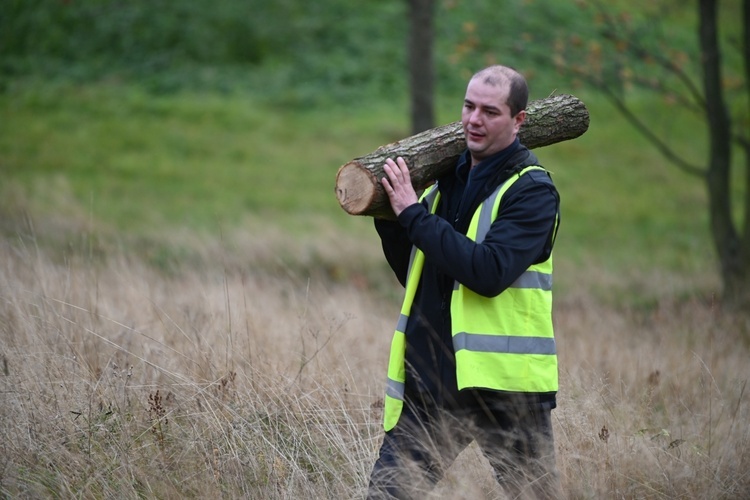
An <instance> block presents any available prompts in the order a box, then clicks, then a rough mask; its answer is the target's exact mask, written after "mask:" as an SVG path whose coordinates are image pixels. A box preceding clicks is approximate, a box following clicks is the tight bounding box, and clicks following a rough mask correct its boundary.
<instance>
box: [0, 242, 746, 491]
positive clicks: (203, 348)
mask: <svg viewBox="0 0 750 500" xmlns="http://www.w3.org/2000/svg"><path fill="white" fill-rule="evenodd" d="M274 238H276V239H277V240H278V242H279V244H280V247H281V245H284V244H285V243H286V242H285V241H284V239H283V237H281V236H278V235H277V236H276V237H271V238H270V239H271V240H273V239H274ZM343 239H344V237H343V236H341V235H339V236H337V238H335V239H331V241H337V242H341V241H342V240H343ZM257 241H268V238H264V239H261V240H259V239H257V238H256V239H251V238H248V237H238V238H236V239H235V240H234V242H233V245H234V246H233V248H235V249H234V250H232V251H229V250H226V248H225V247H228V246H231V245H224V248H222V247H221V245H219V246H217V247H211V246H208V245H203V246H202V244H199V243H195V242H193V245H194V247H195V248H197V249H198V250H196V255H197V257H195V258H193V259H191V264H190V266H184V267H183V268H179V269H172V270H171V271H170V274H168V275H165V274H162V273H159V272H155V270H154V269H153V268H151V267H149V266H147V265H146V264H144V263H143V262H142V261H140V260H139V259H137V258H134V257H132V256H126V255H121V254H116V253H112V254H110V255H107V256H106V258H104V259H103V260H95V261H91V260H89V259H87V258H78V257H75V256H73V257H70V258H68V259H67V260H60V259H58V260H54V259H51V258H50V257H49V255H47V254H45V252H43V251H38V250H35V249H33V248H28V247H22V246H19V245H16V244H15V243H14V244H11V243H10V242H7V241H3V242H1V243H0V262H2V264H0V356H1V357H2V358H1V362H0V495H2V496H10V497H50V496H74V495H77V496H85V497H123V496H124V497H135V496H139V495H142V496H146V497H160V498H174V497H218V496H221V495H224V496H229V497H246V498H313V497H315V498H352V497H358V496H362V495H363V493H364V489H365V487H366V484H367V479H368V475H369V472H370V468H371V466H372V463H373V461H374V459H375V457H376V453H377V449H378V446H379V440H380V438H381V430H380V412H381V405H380V400H381V395H382V390H383V382H384V367H385V363H386V356H387V350H388V344H389V341H390V334H391V329H392V327H393V324H392V320H393V319H394V314H395V311H397V305H396V303H397V301H398V298H397V296H398V293H397V292H394V293H393V294H392V295H388V294H383V293H377V294H374V293H372V288H373V287H375V288H377V287H380V288H381V289H382V288H383V287H384V285H382V284H377V286H375V285H373V282H372V280H371V278H370V277H369V275H368V274H367V272H364V273H362V272H359V273H354V272H351V271H348V270H347V264H346V262H344V260H345V257H344V255H347V254H350V253H351V254H357V253H358V252H357V251H354V252H352V251H351V250H349V251H346V252H345V251H342V250H341V249H340V248H339V247H340V244H339V243H337V244H336V245H334V244H333V243H331V244H330V245H328V246H327V245H326V243H324V242H321V241H317V242H313V243H311V244H310V245H302V250H300V253H299V254H297V255H293V254H290V255H289V256H287V257H285V258H286V260H285V261H284V262H281V261H279V260H278V258H279V255H278V253H277V252H274V248H275V247H272V248H267V247H261V246H259V244H258V243H254V242H257ZM298 243H299V242H295V244H298ZM369 243H371V242H368V243H367V244H369ZM359 244H362V243H355V242H352V243H351V245H359ZM284 248H289V245H284ZM311 248H313V250H310V249H311ZM310 255H312V257H310ZM368 255H370V254H368ZM321 256H327V257H321ZM274 259H277V260H274ZM295 259H296V260H295ZM326 259H328V260H326ZM375 259H377V257H373V262H375ZM366 260H367V259H366ZM342 262H343V263H342ZM196 263H197V264H196ZM358 265H361V263H352V265H351V266H350V267H351V269H356V267H355V266H358ZM295 266H299V267H298V268H296V267H295ZM269 267H270V268H271V272H269V271H268V270H267V269H268V268H269ZM306 268H307V269H314V270H316V271H314V272H310V273H305V272H303V271H302V269H306ZM295 269H296V270H295ZM379 269H380V268H379ZM318 271H322V272H318ZM377 272H379V271H374V273H375V274H377ZM388 283H389V284H390V282H388ZM387 286H389V285H385V287H386V288H387ZM555 314H556V317H555V320H556V323H557V330H558V339H559V348H560V359H561V393H560V397H559V408H558V409H557V410H555V412H553V416H554V419H555V431H556V440H557V449H558V466H559V469H560V473H561V478H562V482H563V486H564V489H565V491H566V493H567V495H568V496H569V497H570V498H613V497H615V498H676V497H677V498H687V497H690V498H732V497H736V496H738V495H741V494H743V493H746V492H747V491H750V476H749V473H748V472H747V471H748V470H750V467H748V460H749V459H750V452H749V451H748V450H749V449H750V447H749V446H748V444H750V443H749V441H750V428H748V426H747V425H746V422H747V421H748V419H749V418H750V415H749V413H750V410H749V409H748V390H746V383H747V380H748V378H750V366H749V365H748V363H747V357H748V333H749V328H748V325H747V324H746V323H745V324H743V323H741V322H740V321H739V320H737V321H734V322H733V320H732V319H731V318H725V317H722V316H721V315H720V314H719V312H718V311H717V310H716V308H715V307H713V306H712V305H711V304H710V303H703V302H700V301H692V302H688V303H677V304H669V303H668V302H667V301H663V302H662V303H661V304H660V305H659V307H656V308H653V309H649V310H646V311H645V312H644V311H642V312H637V311H635V312H634V311H628V310H625V309H616V308H614V307H609V306H606V305H603V304H601V303H599V302H598V301H597V300H595V299H594V298H593V297H592V296H591V295H590V294H589V295H587V294H586V293H585V292H584V293H579V294H577V295H576V296H575V298H571V299H569V300H566V299H565V298H564V297H562V298H559V299H558V301H557V303H556V311H555ZM425 495H426V496H427V497H435V498H448V497H459V498H501V497H502V493H501V492H500V491H499V489H498V487H497V485H496V484H495V483H494V481H493V480H492V476H491V473H490V469H489V465H488V464H487V463H486V461H484V459H483V458H482V456H481V453H480V452H479V451H478V450H477V449H476V447H474V446H472V447H469V448H468V449H467V450H465V451H464V452H463V453H462V454H461V455H460V457H459V459H458V461H457V462H456V463H455V464H454V466H453V467H452V468H451V469H450V470H449V471H448V474H447V476H446V478H445V479H444V480H443V481H441V483H440V484H439V485H438V486H437V488H436V489H435V490H434V491H432V493H430V494H425Z"/></svg>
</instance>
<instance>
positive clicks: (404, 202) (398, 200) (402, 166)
mask: <svg viewBox="0 0 750 500" xmlns="http://www.w3.org/2000/svg"><path fill="white" fill-rule="evenodd" d="M383 170H384V171H385V177H383V178H382V179H381V180H380V182H381V183H382V184H383V187H384V188H385V192H386V194H387V195H388V199H389V200H390V202H391V208H393V212H394V213H395V214H396V217H398V215H399V214H400V213H401V212H403V211H404V209H405V208H406V207H408V206H409V205H413V204H414V203H417V202H418V201H419V198H418V197H417V192H416V191H414V187H412V185H411V179H410V178H409V169H408V168H407V167H406V162H405V161H404V159H403V158H401V157H400V156H399V157H398V158H396V161H393V160H391V159H390V158H388V159H387V160H385V165H384V166H383Z"/></svg>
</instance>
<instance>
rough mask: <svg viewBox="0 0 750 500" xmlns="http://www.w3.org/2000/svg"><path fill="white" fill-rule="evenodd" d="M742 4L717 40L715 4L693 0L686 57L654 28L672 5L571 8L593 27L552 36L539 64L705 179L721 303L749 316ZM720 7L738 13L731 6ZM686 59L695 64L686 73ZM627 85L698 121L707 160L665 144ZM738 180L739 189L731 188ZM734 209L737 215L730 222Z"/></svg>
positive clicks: (749, 12) (748, 5) (747, 58)
mask: <svg viewBox="0 0 750 500" xmlns="http://www.w3.org/2000/svg"><path fill="white" fill-rule="evenodd" d="M741 1H742V15H741V16H736V15H735V16H733V17H732V18H733V19H738V21H739V24H740V26H739V29H738V30H736V31H737V33H739V34H738V35H734V36H731V35H730V36H727V37H726V38H725V39H722V38H721V37H720V36H719V27H720V23H719V15H720V11H719V8H718V2H717V0H696V1H695V7H697V11H695V14H696V17H697V20H698V21H697V23H698V29H697V31H696V33H695V34H696V35H697V50H696V52H697V53H694V54H690V53H689V52H688V51H685V50H681V49H680V48H679V47H683V46H686V44H689V42H687V41H684V40H671V39H670V36H671V35H674V34H673V33H669V32H668V30H667V29H664V28H663V26H661V25H660V23H663V21H664V19H667V18H668V14H670V13H674V11H675V8H676V7H677V4H675V3H674V1H673V0H662V1H660V2H656V3H653V4H651V7H652V8H654V9H656V10H654V11H651V12H647V13H644V14H645V15H643V17H642V18H639V19H636V18H635V17H634V15H633V14H632V12H631V11H618V10H617V9H616V8H614V7H612V6H611V4H605V3H604V2H600V1H594V2H578V4H579V6H580V7H581V8H582V9H584V10H586V9H589V12H590V13H593V17H592V19H591V26H593V27H594V29H593V31H591V32H589V33H588V34H583V35H582V34H581V33H580V32H576V33H575V34H574V35H570V34H567V35H564V36H561V37H560V38H558V40H557V43H556V44H555V49H554V50H552V51H550V53H549V55H547V56H546V58H547V62H550V57H551V61H552V64H554V65H556V66H557V67H558V69H559V70H560V71H561V72H563V73H566V74H568V75H571V74H572V75H573V76H574V77H575V78H579V79H581V80H583V81H585V82H586V83H588V84H589V85H592V86H593V87H594V88H595V89H597V90H598V91H600V92H601V93H602V94H603V95H605V96H606V97H607V98H608V99H609V100H610V101H611V102H612V103H613V104H614V106H615V107H616V108H617V110H618V111H619V112H620V113H621V114H622V115H623V116H624V117H625V118H626V119H627V120H628V121H629V122H630V123H631V124H632V125H633V126H634V127H635V128H636V129H637V130H638V131H639V132H640V133H641V134H642V135H643V136H644V137H645V138H646V139H647V140H648V141H650V142H651V143H652V144H653V145H654V146H655V147H656V148H657V149H658V150H659V152H661V153H662V154H663V156H664V157H665V158H666V159H668V160H669V161H670V162H671V163H673V164H674V165H676V166H677V167H678V168H679V169H681V170H682V171H684V172H686V173H687V174H689V175H694V176H696V177H698V178H699V179H701V180H702V181H703V182H704V183H705V187H706V191H707V194H708V205H709V221H710V231H711V236H712V239H713V243H714V247H715V250H716V252H717V255H718V260H719V269H720V274H721V278H722V283H723V299H724V303H725V304H726V305H727V306H728V307H730V308H733V309H736V310H741V311H748V312H750V112H749V109H748V107H749V106H748V105H749V103H750V87H749V84H750V0H741ZM724 5H725V6H726V7H727V8H729V9H731V8H732V7H734V11H737V10H739V9H738V7H739V1H736V2H727V3H725V4H724ZM721 27H722V29H725V34H726V33H727V31H728V30H729V29H730V27H728V26H726V24H722V25H721ZM675 36H676V35H675ZM693 44H695V39H694V41H693ZM691 63H697V64H696V65H695V66H694V67H691V66H690V65H691ZM739 67H742V68H743V69H742V70H738V68H739ZM632 88H639V89H645V90H647V91H653V92H656V93H657V94H658V95H660V96H662V97H663V98H664V99H665V100H666V101H667V102H669V103H671V104H675V105H677V106H678V107H679V109H682V110H688V111H690V112H693V113H695V114H696V115H697V116H699V117H700V119H701V121H703V122H704V123H705V124H706V130H707V139H708V150H709V154H708V157H707V158H706V159H705V160H704V161H703V162H702V163H696V159H695V158H693V157H691V156H690V155H689V153H687V152H685V151H684V149H678V146H677V145H676V144H671V143H670V140H669V137H668V134H666V133H664V132H659V131H658V130H657V128H656V126H655V121H654V120H653V117H652V116H644V115H643V114H642V113H638V112H637V111H635V109H634V107H633V105H632V103H631V101H630V100H629V99H628V95H629V93H628V92H627V89H632ZM735 148H736V149H735ZM733 149H734V150H735V151H740V152H741V153H742V154H743V155H744V161H745V163H744V168H743V169H742V170H744V177H743V176H740V175H732V153H733ZM739 179H742V180H739ZM738 180H739V183H740V184H742V186H741V187H739V188H738V187H737V186H733V183H734V184H736V183H737V182H738ZM733 196H736V197H737V199H735V200H734V203H733V199H732V197H733ZM733 207H739V210H738V212H741V214H740V215H739V216H738V217H736V218H735V217H734V215H733ZM735 215H736V214H735Z"/></svg>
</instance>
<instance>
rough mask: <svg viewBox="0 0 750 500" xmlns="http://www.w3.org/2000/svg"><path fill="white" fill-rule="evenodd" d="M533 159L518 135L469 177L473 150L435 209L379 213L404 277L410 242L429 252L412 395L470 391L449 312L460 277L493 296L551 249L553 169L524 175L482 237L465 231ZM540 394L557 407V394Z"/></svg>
mask: <svg viewBox="0 0 750 500" xmlns="http://www.w3.org/2000/svg"><path fill="white" fill-rule="evenodd" d="M529 165H538V160H537V158H536V156H534V154H533V153H531V152H530V151H529V150H528V149H527V148H526V147H524V146H522V145H521V144H520V143H518V141H517V140H516V142H515V143H514V144H512V145H511V146H509V147H508V148H506V149H505V150H503V151H501V152H499V153H497V154H495V155H493V156H492V157H490V158H487V159H486V160H484V161H482V162H481V163H479V164H478V165H476V166H475V167H474V169H472V170H471V176H470V177H469V176H468V173H469V155H468V151H467V152H465V153H464V154H463V155H462V157H461V159H460V160H459V162H458V166H457V168H456V171H455V172H452V173H451V174H449V175H447V176H445V177H443V178H441V179H438V189H439V190H440V196H441V200H440V202H439V204H438V207H437V212H436V213H435V215H433V214H430V213H429V212H428V210H427V207H426V204H425V203H421V204H414V205H412V206H410V207H408V208H406V209H405V210H404V211H403V212H402V213H401V214H399V217H398V221H385V220H376V221H375V228H376V230H377V232H378V234H379V236H380V238H381V241H382V246H383V252H384V254H385V257H386V259H387V261H388V263H389V265H390V266H391V268H392V269H393V271H394V273H395V274H396V277H397V278H398V280H399V281H400V282H401V284H402V285H404V284H405V282H406V271H407V267H408V264H409V256H410V253H411V248H412V245H416V246H417V248H419V249H420V250H422V251H423V252H424V254H425V265H424V269H423V271H422V279H421V281H420V284H419V287H418V289H417V293H416V296H415V299H414V304H413V306H412V312H411V314H410V320H409V323H408V325H407V328H406V332H405V333H406V342H407V347H406V366H407V375H406V396H407V398H415V397H418V398H421V399H422V400H425V401H428V402H431V403H435V404H438V405H442V406H448V407H452V406H454V405H458V406H461V404H462V398H465V397H466V396H467V395H466V394H464V393H466V392H467V391H461V393H459V391H458V389H457V384H456V370H455V356H454V352H453V343H452V338H451V318H450V300H451V294H452V290H453V283H454V280H457V281H459V282H460V283H462V284H463V285H464V286H466V287H468V288H469V289H471V290H473V291H474V292H476V293H479V294H481V295H485V296H489V297H492V296H496V295H498V294H500V293H501V292H502V291H503V290H505V289H506V288H507V287H508V286H509V285H510V284H512V283H513V282H514V281H515V280H516V278H518V277H519V276H520V275H521V273H523V272H524V271H525V270H526V269H527V268H528V267H529V266H530V265H532V264H535V263H539V262H543V261H545V260H547V258H548V257H549V255H550V253H551V251H552V246H553V244H554V234H555V231H554V227H555V219H556V217H559V196H558V193H557V190H556V189H555V187H554V185H553V183H552V181H551V179H550V177H549V175H548V174H547V173H546V172H544V171H541V170H534V171H531V172H528V173H527V174H525V175H523V176H522V177H521V178H520V179H518V180H517V181H516V182H515V183H514V184H513V186H511V188H510V189H509V190H508V191H507V192H506V193H505V195H504V196H503V199H502V202H501V205H500V209H499V215H498V217H497V219H496V220H495V221H494V222H493V224H492V226H491V228H490V231H489V232H488V233H487V236H486V238H485V240H484V241H483V242H482V243H481V244H476V243H475V242H473V241H472V240H470V239H469V238H468V237H466V232H467V230H468V226H469V223H470V221H471V216H472V215H473V214H474V212H475V210H476V209H477V207H478V206H479V204H480V203H481V202H482V201H484V200H485V199H486V198H487V197H488V196H489V195H490V194H492V192H493V191H494V190H495V189H496V188H497V187H498V186H499V185H500V184H501V183H502V182H503V181H505V180H506V179H507V178H508V177H509V176H510V175H511V174H513V173H517V172H519V171H520V170H521V169H523V168H524V167H526V166H529ZM469 179H470V182H469V188H468V189H467V180H469ZM464 195H466V196H464ZM471 397H475V396H474V395H472V396H471ZM541 399H542V400H543V402H544V404H546V405H551V406H552V407H554V394H549V395H542V396H541Z"/></svg>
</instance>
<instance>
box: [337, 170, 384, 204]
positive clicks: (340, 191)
mask: <svg viewBox="0 0 750 500" xmlns="http://www.w3.org/2000/svg"><path fill="white" fill-rule="evenodd" d="M377 190H378V180H377V179H376V178H375V176H374V175H373V174H372V172H370V171H369V170H367V169H366V168H364V167H363V166H362V165H360V164H359V163H358V162H357V161H356V160H355V161H350V162H349V163H347V164H345V165H343V166H342V167H341V168H340V169H339V171H338V174H336V197H337V198H338V200H339V204H340V205H341V208H343V209H344V210H346V212H348V213H350V214H351V215H362V214H364V213H365V212H366V211H367V209H368V208H369V207H370V206H371V205H372V203H373V201H374V200H375V197H376V196H377Z"/></svg>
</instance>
